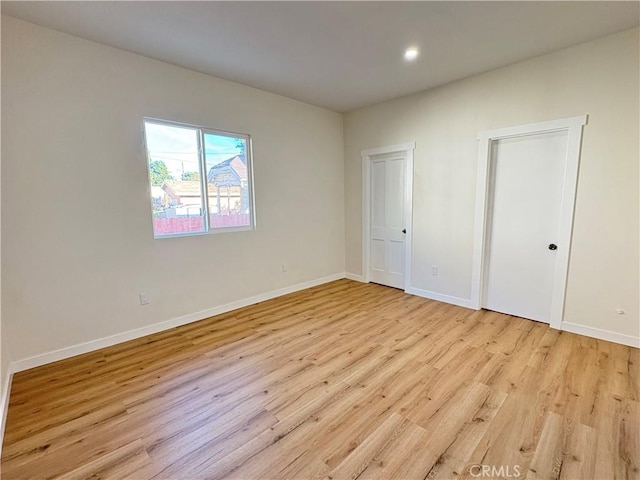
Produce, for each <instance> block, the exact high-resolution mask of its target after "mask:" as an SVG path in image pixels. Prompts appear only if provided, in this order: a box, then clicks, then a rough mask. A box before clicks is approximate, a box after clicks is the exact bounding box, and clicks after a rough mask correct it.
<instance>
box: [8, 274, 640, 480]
mask: <svg viewBox="0 0 640 480" xmlns="http://www.w3.org/2000/svg"><path fill="white" fill-rule="evenodd" d="M639 352H640V351H639V350H638V349H634V348H630V347H625V346H621V345H616V344H613V343H609V342H604V341H600V340H594V339H591V338H587V337H582V336H578V335H574V334H571V333H566V332H559V331H557V330H552V329H550V328H549V327H548V326H547V325H544V324H540V323H536V322H532V321H529V320H523V319H521V318H517V317H511V316H508V315H502V314H498V313H494V312H488V311H478V312H476V311H473V310H468V309H464V308H460V307H456V306H452V305H448V304H443V303H438V302H434V301H430V300H426V299H423V298H419V297H415V296H409V295H405V294H404V293H402V292H401V291H399V290H395V289H391V288H386V287H382V286H379V285H374V284H368V285H365V284H360V283H356V282H352V281H349V280H340V281H337V282H332V283H329V284H326V285H323V286H320V287H316V288H312V289H309V290H305V291H302V292H298V293H294V294H291V295H287V296H285V297H281V298H278V299H275V300H271V301H267V302H263V303H260V304H257V305H254V306H251V307H247V308H243V309H240V310H236V311H233V312H230V313H228V314H224V315H220V316H217V317H214V318H211V319H207V320H203V321H200V322H197V323H193V324H190V325H186V326H183V327H179V328H176V329H173V330H169V331H166V332H162V333H159V334H156V335H152V336H149V337H145V338H141V339H138V340H134V341H131V342H128V343H125V344H121V345H117V346H114V347H110V348H106V349H103V350H100V351H96V352H93V353H90V354H86V355H82V356H79V357H75V358H71V359H68V360H64V361H61V362H57V363H55V364H51V365H47V366H44V367H40V368H36V369H33V370H29V371H26V372H21V373H18V374H16V375H15V377H14V379H13V388H12V392H11V400H10V405H9V414H8V420H7V427H6V434H5V439H4V448H3V451H2V465H1V466H2V479H3V480H12V479H44V478H61V479H88V478H114V479H115V478H127V479H140V480H143V479H151V478H153V479H200V478H206V479H213V478H235V479H247V480H248V479H301V480H302V479H343V478H350V479H356V478H358V479H367V478H380V479H438V478H443V479H451V478H465V479H472V478H502V477H504V478H534V479H535V478H543V479H547V478H561V479H580V480H583V479H592V478H593V479H602V480H608V479H627V478H628V479H630V478H638V477H639V476H640V473H639V471H638V468H639V462H640V460H639V456H640V427H639V418H638V416H639V414H640V409H639V402H638V400H639V398H640V392H639V390H640V387H639V378H640V370H639V364H640V355H639ZM483 466H484V467H483ZM482 468H485V470H484V473H485V474H489V475H490V476H484V477H483V476H481V473H482V472H483V470H482Z"/></svg>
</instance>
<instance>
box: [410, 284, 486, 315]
mask: <svg viewBox="0 0 640 480" xmlns="http://www.w3.org/2000/svg"><path fill="white" fill-rule="evenodd" d="M404 291H405V292H406V293H410V294H411V295H417V296H418V297H424V298H428V299H430V300H437V301H438V302H444V303H451V304H453V305H458V306H459V307H465V308H471V309H473V310H477V308H474V305H473V302H472V301H471V300H470V299H467V298H460V297H454V296H452V295H444V294H442V293H436V292H431V291H429V290H422V289H421V288H414V287H407V288H405V290H404Z"/></svg>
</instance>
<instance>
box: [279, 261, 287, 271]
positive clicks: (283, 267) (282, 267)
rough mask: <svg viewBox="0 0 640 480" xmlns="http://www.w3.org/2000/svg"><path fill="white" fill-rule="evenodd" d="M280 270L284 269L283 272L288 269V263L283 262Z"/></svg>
mask: <svg viewBox="0 0 640 480" xmlns="http://www.w3.org/2000/svg"><path fill="white" fill-rule="evenodd" d="M280 270H281V271H282V273H284V272H286V271H287V264H286V263H283V264H282V266H281V267H280Z"/></svg>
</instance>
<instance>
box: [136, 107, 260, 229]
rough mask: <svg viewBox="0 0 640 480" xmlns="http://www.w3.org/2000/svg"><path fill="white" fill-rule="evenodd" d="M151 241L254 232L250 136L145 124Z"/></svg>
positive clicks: (151, 122) (160, 123)
mask: <svg viewBox="0 0 640 480" xmlns="http://www.w3.org/2000/svg"><path fill="white" fill-rule="evenodd" d="M144 134H145V142H146V146H147V163H148V167H149V182H150V184H151V185H150V189H151V206H152V210H153V234H154V237H155V238H164V237H172V236H183V235H197V234H201V233H212V232H222V231H224V232H228V231H236V230H249V229H252V228H254V225H255V221H254V208H253V181H252V174H251V137H250V136H249V135H246V134H242V133H230V132H221V131H217V130H212V129H208V128H202V127H195V126H192V125H183V124H179V123H172V122H166V121H162V120H153V119H145V120H144Z"/></svg>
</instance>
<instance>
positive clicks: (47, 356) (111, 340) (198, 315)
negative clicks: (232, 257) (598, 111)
mask: <svg viewBox="0 0 640 480" xmlns="http://www.w3.org/2000/svg"><path fill="white" fill-rule="evenodd" d="M342 278H345V274H344V273H336V274H333V275H329V276H327V277H322V278H318V279H315V280H310V281H307V282H303V283H298V284H296V285H291V286H289V287H284V288H280V289H278V290H272V291H270V292H266V293H261V294H259V295H255V296H253V297H249V298H244V299H242V300H238V301H235V302H231V303H227V304H225V305H220V306H217V307H212V308H208V309H206V310H201V311H199V312H195V313H190V314H187V315H183V316H181V317H177V318H172V319H170V320H165V321H163V322H158V323H154V324H153V325H148V326H146V327H142V328H137V329H135V330H129V331H127V332H122V333H117V334H115V335H111V336H109V337H103V338H99V339H96V340H91V341H89V342H85V343H80V344H78V345H72V346H70V347H65V348H61V349H59V350H54V351H51V352H47V353H43V354H41V355H36V356H33V357H29V358H23V359H22V360H17V361H14V362H12V364H11V367H12V371H13V372H21V371H23V370H29V369H30V368H35V367H39V366H41V365H46V364H47V363H52V362H57V361H58V360H64V359H65V358H70V357H75V356H76V355H81V354H83V353H88V352H92V351H94V350H99V349H101V348H105V347H110V346H112V345H116V344H118V343H122V342H127V341H129V340H134V339H136V338H140V337H144V336H146V335H151V334H154V333H158V332H162V331H164V330H168V329H170V328H175V327H179V326H181V325H186V324H188V323H192V322H197V321H198V320H203V319H205V318H209V317H213V316H215V315H220V314H221V313H227V312H230V311H232V310H237V309H238V308H242V307H247V306H249V305H253V304H256V303H259V302H264V301H265V300H271V299H273V298H276V297H281V296H282V295H287V294H289V293H293V292H297V291H300V290H304V289H306V288H311V287H315V286H318V285H322V284H323V283H329V282H333V281H335V280H340V279H342Z"/></svg>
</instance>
